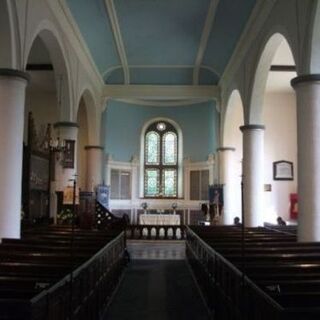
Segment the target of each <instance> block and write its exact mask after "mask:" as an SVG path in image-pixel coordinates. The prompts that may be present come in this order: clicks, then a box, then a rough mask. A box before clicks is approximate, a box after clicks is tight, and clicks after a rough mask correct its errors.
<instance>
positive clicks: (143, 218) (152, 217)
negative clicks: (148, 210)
mask: <svg viewBox="0 0 320 320" xmlns="http://www.w3.org/2000/svg"><path fill="white" fill-rule="evenodd" d="M180 223H181V221H180V215H178V214H141V215H140V217H139V224H140V225H157V226H164V225H180Z"/></svg>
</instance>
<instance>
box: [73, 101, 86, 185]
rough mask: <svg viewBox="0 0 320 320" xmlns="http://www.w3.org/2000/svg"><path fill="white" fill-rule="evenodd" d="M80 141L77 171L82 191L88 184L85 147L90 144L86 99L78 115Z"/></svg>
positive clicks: (78, 140) (78, 143)
mask: <svg viewBox="0 0 320 320" xmlns="http://www.w3.org/2000/svg"><path fill="white" fill-rule="evenodd" d="M77 124H78V125H79V129H78V139H77V151H76V152H77V168H78V169H77V170H78V186H79V187H80V189H81V190H86V187H87V186H86V184H87V152H86V151H85V147H86V146H87V145H88V144H89V143H88V138H89V136H88V131H89V130H88V129H89V128H88V124H89V123H88V113H87V106H86V103H85V101H84V99H81V100H80V102H79V107H78V113H77Z"/></svg>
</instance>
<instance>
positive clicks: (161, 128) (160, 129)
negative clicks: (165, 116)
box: [157, 122, 167, 131]
mask: <svg viewBox="0 0 320 320" xmlns="http://www.w3.org/2000/svg"><path fill="white" fill-rule="evenodd" d="M166 127H167V126H166V124H165V123H163V122H159V123H158V124H157V129H158V130H159V131H164V130H166Z"/></svg>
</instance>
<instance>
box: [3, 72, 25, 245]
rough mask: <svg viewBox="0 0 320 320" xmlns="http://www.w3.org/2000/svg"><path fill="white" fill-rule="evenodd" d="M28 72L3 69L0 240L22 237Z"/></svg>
mask: <svg viewBox="0 0 320 320" xmlns="http://www.w3.org/2000/svg"><path fill="white" fill-rule="evenodd" d="M28 80H29V76H28V74H26V73H24V72H21V71H17V70H11V69H0V146H1V152H0V177H1V183H0V239H1V238H20V225H21V183H22V149H23V122H24V104H25V89H26V85H27V83H28Z"/></svg>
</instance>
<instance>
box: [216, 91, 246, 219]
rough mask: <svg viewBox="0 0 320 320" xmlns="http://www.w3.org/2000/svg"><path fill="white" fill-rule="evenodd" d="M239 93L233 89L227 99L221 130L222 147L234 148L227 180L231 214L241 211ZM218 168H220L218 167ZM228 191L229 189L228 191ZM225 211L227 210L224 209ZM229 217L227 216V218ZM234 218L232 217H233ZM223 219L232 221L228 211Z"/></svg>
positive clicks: (240, 100) (241, 141)
mask: <svg viewBox="0 0 320 320" xmlns="http://www.w3.org/2000/svg"><path fill="white" fill-rule="evenodd" d="M242 101H243V100H242V97H241V93H240V91H239V90H238V89H234V90H233V91H232V92H231V94H230V96H229V99H228V104H227V107H226V112H225V117H224V122H223V131H222V145H221V146H222V147H229V148H230V147H231V148H234V149H235V150H234V152H232V154H233V155H232V163H233V165H232V168H230V169H231V170H230V172H232V179H231V180H230V181H229V185H228V188H229V189H228V190H232V197H233V201H232V204H229V207H228V210H230V211H229V212H230V213H231V214H233V213H235V212H241V203H242V201H241V187H240V186H241V180H242V178H241V177H242V157H243V139H242V133H241V132H240V126H241V125H243V124H244V110H243V102H242ZM219 170H220V168H219ZM229 192H230V191H229ZM226 212H227V211H226ZM227 217H229V218H230V220H229V218H227ZM233 218H234V217H233ZM224 219H226V220H225V221H226V222H227V221H228V220H229V221H228V222H229V223H230V222H232V220H231V219H232V217H231V215H230V214H229V213H228V214H226V215H225V218H224Z"/></svg>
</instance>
